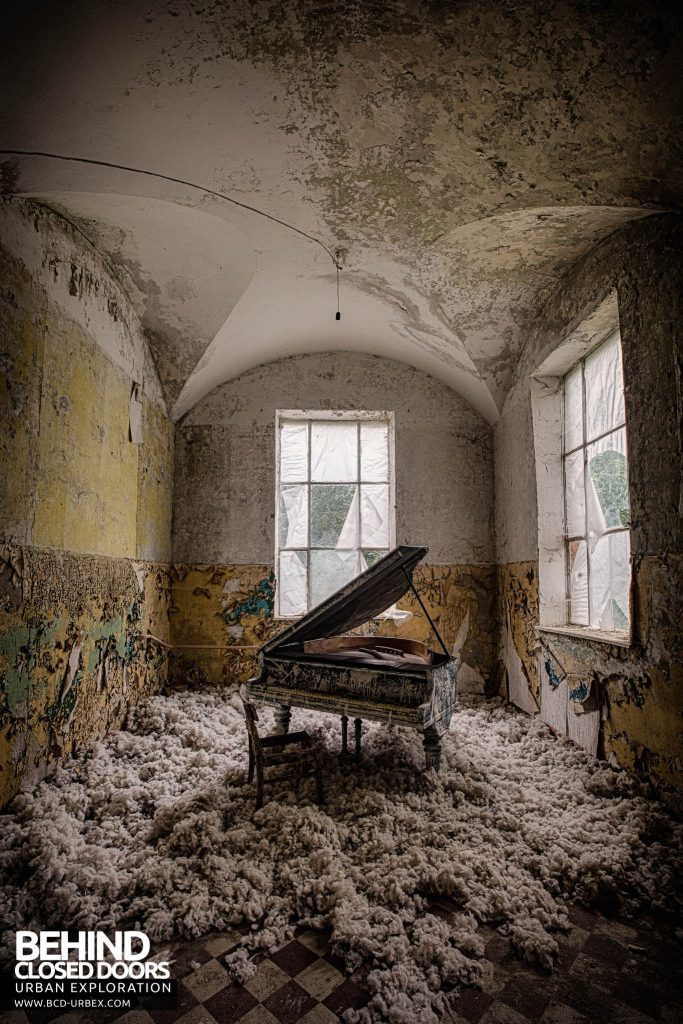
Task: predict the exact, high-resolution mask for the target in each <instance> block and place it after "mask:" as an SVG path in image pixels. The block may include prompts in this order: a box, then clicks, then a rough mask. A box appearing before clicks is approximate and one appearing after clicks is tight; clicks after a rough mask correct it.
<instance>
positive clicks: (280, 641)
mask: <svg viewBox="0 0 683 1024" xmlns="http://www.w3.org/2000/svg"><path fill="white" fill-rule="evenodd" d="M428 550H429V549H428V548H411V547H407V546H405V545H401V546H400V547H397V548H394V550H393V551H390V552H389V554H388V555H385V556H384V558H380V560H379V562H375V564H374V565H372V566H371V567H370V568H369V569H366V570H365V572H362V573H361V574H360V576H356V578H355V579H353V580H351V581H350V582H349V583H347V584H345V585H344V586H343V587H341V588H340V589H339V590H337V591H335V593H334V594H332V595H331V596H330V597H328V598H326V599H325V600H324V601H322V602H321V603H320V604H319V605H316V607H315V608H312V609H311V611H310V612H308V613H307V614H306V615H304V616H303V618H301V619H299V620H298V621H297V622H295V623H294V624H293V625H292V626H289V627H288V628H287V629H285V630H283V632H282V633H279V634H278V635H277V636H276V637H274V638H273V639H272V640H269V641H268V643H267V644H264V645H263V647H262V648H261V653H262V654H273V653H274V652H275V651H276V650H277V649H278V648H279V647H284V646H285V645H288V644H294V643H301V644H303V643H304V641H306V640H322V639H324V638H325V637H329V636H340V635H341V634H342V633H348V632H349V630H351V629H355V627H356V626H361V625H362V624H363V623H364V622H367V621H368V619H372V618H374V617H375V616H376V615H380V614H381V613H382V612H383V611H386V609H387V608H390V607H391V606H392V604H394V603H395V602H396V601H398V599H399V598H400V597H403V595H404V594H405V592H406V590H407V589H408V587H409V586H410V585H411V583H412V579H413V571H414V569H415V566H416V565H417V564H418V562H421V561H422V559H423V558H424V556H425V555H426V554H427V551H428Z"/></svg>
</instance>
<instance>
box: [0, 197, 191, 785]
mask: <svg viewBox="0 0 683 1024" xmlns="http://www.w3.org/2000/svg"><path fill="white" fill-rule="evenodd" d="M0 264H1V266H0V270H1V274H2V291H1V293H0V369H1V371H2V383H1V385H0V412H1V415H2V422H3V432H2V437H1V439H0V481H1V484H0V491H1V494H0V687H1V689H0V748H1V754H2V760H1V767H0V803H4V802H5V801H6V800H7V799H9V798H11V796H12V795H13V794H14V793H15V792H16V790H17V788H18V787H19V785H20V784H21V781H22V779H29V778H35V777H36V775H41V774H44V773H45V772H46V771H47V770H48V766H49V765H50V764H51V763H54V762H55V761H56V759H58V758H59V757H60V756H62V755H64V754H67V753H70V752H73V751H74V750H75V749H78V748H82V747H83V746H84V745H85V744H87V743H88V742H91V741H92V740H93V739H95V738H96V737H98V736H101V735H103V734H105V733H106V732H107V731H108V730H110V729H112V728H115V727H117V726H119V725H120V724H121V723H122V722H123V720H124V718H125V715H126V712H127V709H128V707H130V705H131V704H133V703H135V702H136V701H137V700H139V699H140V698H141V697H142V696H144V695H145V694H147V693H150V692H154V691H155V690H158V689H159V688H160V686H161V684H162V682H163V680H164V678H165V675H166V664H167V658H166V656H165V655H164V654H163V652H162V651H161V650H160V649H159V648H158V647H157V646H154V645H150V644H149V643H147V642H142V641H141V640H140V637H141V636H142V635H143V634H145V633H146V632H152V633H154V634H155V635H157V636H160V637H161V638H162V639H164V638H166V639H167V638H168V635H169V629H168V609H167V605H168V596H169V588H168V573H167V561H168V559H169V556H170V523H171V487H172V450H173V426H172V424H171V423H170V421H169V420H168V418H167V416H166V411H165V405H164V401H163V398H162V396H161V389H160V386H159V381H158V378H157V375H156V371H155V370H154V367H153V364H152V362H151V359H150V357H149V354H148V351H147V347H146V344H145V341H144V338H143V336H142V332H141V329H140V326H139V323H138V320H137V317H136V315H135V313H134V312H133V310H132V309H131V307H130V304H129V303H128V300H127V298H126V296H125V294H124V293H123V291H122V290H121V288H120V286H119V285H118V283H117V282H116V281H115V280H114V279H113V278H112V277H111V275H110V273H109V271H108V268H107V267H106V266H105V265H104V264H103V263H102V261H101V259H100V258H99V257H98V256H97V255H96V254H95V253H94V252H93V251H92V250H91V248H90V247H89V246H88V245H87V244H86V243H85V242H84V240H83V239H82V238H80V237H79V235H78V232H77V231H75V230H74V229H73V228H71V227H70V226H69V225H68V224H66V223H65V222H64V221H63V220H61V218H59V217H57V216H56V215H55V214H53V213H52V212H50V211H48V210H46V209H45V208H43V207H41V206H39V205H37V204H33V203H22V202H19V201H16V200H14V201H4V202H3V204H2V207H1V208H0ZM133 380H135V381H137V382H138V383H142V382H143V381H144V395H143V409H142V420H143V435H144V442H143V444H141V445H138V444H133V443H132V442H131V441H130V440H129V402H130V394H131V386H132V381H133Z"/></svg>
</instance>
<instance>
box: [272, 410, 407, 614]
mask: <svg viewBox="0 0 683 1024" xmlns="http://www.w3.org/2000/svg"><path fill="white" fill-rule="evenodd" d="M288 415H289V416H291V417H297V418H291V419H290V418H288ZM300 416H301V418H299V414H296V413H290V414H280V417H279V419H278V437H279V441H278V453H279V463H278V529H277V545H278V548H277V558H276V565H277V577H278V584H277V601H278V613H279V614H280V615H282V616H297V615H302V614H304V613H305V612H306V611H307V610H308V609H309V608H312V607H314V606H315V605H316V604H319V603H320V602H321V601H323V600H324V599H325V598H326V597H328V596H329V595H330V594H332V593H334V591H335V590H338V589H339V588H340V587H341V586H343V585H344V584H345V583H348V582H349V581H350V580H352V579H353V578H354V577H355V576H357V575H358V574H359V573H360V572H363V571H364V570H365V569H367V568H368V567H369V566H371V565H373V564H374V563H375V562H376V561H377V560H378V559H379V558H381V557H382V555H384V554H386V553H387V551H389V550H390V549H391V548H392V547H393V544H394V510H393V503H392V474H391V469H392V467H391V458H392V436H391V428H392V416H391V414H388V413H375V414H369V413H355V414H348V415H346V414H345V415H344V416H343V417H341V416H339V415H335V414H330V415H329V418H325V414H310V416H306V414H300Z"/></svg>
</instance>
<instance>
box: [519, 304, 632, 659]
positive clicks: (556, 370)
mask: <svg viewBox="0 0 683 1024" xmlns="http://www.w3.org/2000/svg"><path fill="white" fill-rule="evenodd" d="M617 331H618V332H619V334H620V337H621V338H622V367H623V383H624V418H625V427H626V432H627V438H628V437H629V436H630V432H629V403H628V360H627V359H625V358H624V355H625V353H624V344H623V335H622V331H621V323H620V316H619V297H618V293H617V290H616V289H615V288H613V289H611V290H610V291H609V292H608V293H607V294H606V295H605V296H604V297H603V298H602V300H600V301H599V302H598V304H597V305H596V306H595V307H594V308H593V310H592V311H591V312H590V313H588V314H586V315H584V317H582V318H581V319H580V320H579V319H576V320H574V321H573V323H572V325H571V326H570V327H569V328H568V330H567V331H566V332H565V333H564V334H563V335H562V336H561V337H560V338H559V339H558V340H557V341H556V342H555V343H551V344H548V345H547V346H546V347H545V348H544V349H543V350H542V351H541V352H540V353H539V354H538V361H537V362H536V365H535V367H534V368H533V369H531V370H530V371H529V385H530V398H531V418H532V429H533V452H532V458H533V464H534V471H535V482H536V483H535V486H536V505H537V520H536V536H537V558H538V626H537V627H536V633H537V635H538V636H539V637H540V638H542V637H543V636H544V635H545V634H548V635H549V636H550V637H552V636H553V635H557V636H567V637H571V638H574V639H583V640H586V641H591V642H594V643H601V644H607V645H609V646H611V647H622V648H629V647H632V646H633V645H634V644H637V643H638V635H639V634H638V628H639V623H638V616H637V604H636V602H635V600H634V594H635V580H634V574H633V557H634V555H633V549H631V559H630V561H631V579H630V586H629V602H628V603H629V629H628V632H624V631H620V632H616V631H615V632H606V631H602V630H598V629H595V628H593V627H590V626H579V625H574V624H570V623H569V614H568V612H569V609H568V607H567V557H566V551H567V549H566V544H565V535H566V521H565V517H566V502H565V481H564V379H565V377H566V375H567V374H568V373H570V372H571V370H572V369H573V367H575V366H576V365H577V364H578V363H579V362H580V361H581V359H583V358H587V357H588V356H590V355H591V354H592V353H593V352H594V351H595V350H596V349H598V348H599V347H600V345H602V344H603V342H605V341H607V340H608V339H609V338H610V337H611V336H612V335H613V334H614V333H615V332H617ZM627 458H628V446H627ZM629 506H630V507H631V508H632V507H633V501H632V481H631V476H630V473H629ZM630 533H631V537H633V524H632V523H631V527H630Z"/></svg>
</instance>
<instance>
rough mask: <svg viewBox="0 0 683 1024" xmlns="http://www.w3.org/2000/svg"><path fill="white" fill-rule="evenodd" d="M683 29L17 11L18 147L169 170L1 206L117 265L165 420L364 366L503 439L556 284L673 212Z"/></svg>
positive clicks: (53, 175)
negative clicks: (75, 234) (366, 361)
mask: <svg viewBox="0 0 683 1024" xmlns="http://www.w3.org/2000/svg"><path fill="white" fill-rule="evenodd" d="M676 6H677V5H673V4H664V3H648V2H640V3H632V2H631V0H622V2H619V3H608V2H597V0H566V2H564V3H554V2H548V0H539V2H523V0H503V2H501V3H492V2H490V0H461V2H456V0H453V2H451V3H443V2H441V3H439V2H432V3H428V2H419V0H389V2H379V0H377V2H375V0H358V2H349V0H261V2H252V0H234V2H233V0H223V2H216V0H196V2H193V0H55V2H42V3H23V4H19V5H17V10H16V11H15V12H14V14H9V13H8V12H5V14H4V15H3V17H4V18H5V19H8V20H7V21H6V23H5V25H4V27H3V38H4V39H5V40H6V41H8V42H9V45H5V46H4V47H3V49H4V51H5V53H4V58H3V63H4V67H3V69H2V76H3V83H2V92H3V104H2V107H1V108H0V148H2V149H4V150H23V151H33V152H35V151H39V152H42V153H51V154H58V155H61V156H69V157H74V156H77V157H83V158H87V159H89V160H95V161H102V162H103V164H109V165H121V166H123V167H129V168H130V167H133V168H138V169H140V170H146V171H150V172H155V173H154V174H141V173H137V172H134V171H131V170H122V169H118V168H116V167H113V166H101V165H95V164H88V163H78V162H70V161H63V160H55V159H51V158H48V157H45V156H19V155H12V154H5V155H4V156H3V155H0V162H3V179H4V181H5V189H6V190H8V191H12V192H15V193H18V194H22V195H29V196H32V197H35V198H37V199H39V200H40V201H42V202H44V203H46V204H47V205H49V206H51V207H52V208H54V209H56V210H58V211H60V212H61V213H63V214H64V215H65V216H66V217H68V218H69V219H70V220H71V221H72V222H75V223H76V224H77V225H78V226H79V227H80V228H81V229H82V231H83V232H84V233H85V234H86V235H87V236H88V237H89V238H90V239H91V241H92V242H93V243H94V245H95V246H96V247H97V248H98V249H99V250H100V251H101V252H102V253H103V255H104V256H105V257H106V258H107V260H108V261H109V263H110V264H111V266H112V268H113V270H114V272H115V273H116V274H117V275H118V277H119V278H120V280H121V282H122V284H123V286H124V287H125V289H126V290H127V292H128V294H129V296H130V298H131V300H132V301H133V303H134V304H135V306H136V308H137V310H138V312H139V314H140V317H141V320H142V323H143V325H144V327H145V330H146V332H147V336H148V338H149V342H150V346H151V349H152V352H153V355H154V358H155V360H156V364H157V368H158V371H159V375H160V378H161V381H162V384H163V387H164V390H165V394H166V398H167V402H168V405H169V409H170V410H172V414H173V416H174V418H179V417H180V416H182V415H183V414H184V413H185V412H186V411H187V410H188V409H190V408H191V407H192V406H193V405H194V404H195V403H196V402H197V401H198V400H200V399H201V398H202V397H203V396H204V395H206V394H207V393H208V392H209V391H210V390H212V389H213V388H214V387H215V386H216V385H217V384H219V383H221V382H223V381H225V380H228V379H230V378H232V377H234V376H235V375H237V374H239V373H241V372H243V371H244V370H247V369H249V368H251V367H253V366H256V365H258V364H260V363H263V362H266V361H268V360H270V359H273V358H276V357H278V356H280V355H285V354H294V353H301V352H307V351H327V350H334V349H352V350H353V349H357V350H362V351H368V352H373V353H376V354H379V355H388V356H391V357H393V358H395V359H399V360H401V361H404V362H407V363H410V364H412V365H414V366H418V367H420V368H422V369H424V370H427V371H428V372H430V373H432V374H433V375H435V376H436V377H439V378H440V379H441V380H443V381H445V382H446V383H448V384H450V385H451V386H452V387H453V388H455V389H456V390H457V391H458V392H460V393H461V394H462V395H463V396H464V397H465V398H466V399H467V400H468V401H469V402H471V403H472V405H474V406H475V407H476V408H477V409H478V410H479V411H480V412H481V413H482V414H483V415H484V416H485V417H486V418H487V419H489V420H490V421H494V420H495V419H496V417H497V415H498V410H499V409H500V407H501V405H502V402H503V400H504V397H505V393H506V389H507V387H508V385H509V381H510V375H511V372H512V369H513V367H514V364H515V361H516V359H517V357H518V354H519V351H520V347H521V346H522V344H523V342H524V339H525V323H526V322H527V319H528V316H529V313H530V311H531V310H533V309H534V307H535V306H536V304H537V303H538V302H539V301H540V300H541V299H542V295H543V292H544V290H545V289H547V287H548V285H549V284H550V283H551V282H553V281H555V280H556V279H557V278H559V277H561V276H562V274H563V273H565V272H566V271H567V269H568V268H569V267H570V266H571V265H572V263H574V262H575V261H576V259H578V258H579V257H580V256H581V255H582V254H583V253H585V252H587V251H588V250H589V249H590V248H591V247H592V246H593V245H595V244H596V243H597V242H598V241H599V240H600V239H602V238H604V237H605V236H606V235H608V234H610V233H611V232H613V231H615V230H616V229H617V228H619V226H620V225H622V224H623V223H624V222H626V221H628V220H630V219H633V218H635V217H642V216H645V215H647V214H649V213H651V212H653V211H657V210H668V209H673V208H677V207H678V206H680V203H681V199H682V197H683V160H682V159H681V157H682V155H683V154H682V149H683V146H682V139H683V136H682V134H681V119H680V110H681V86H680V68H681V66H682V65H683V49H682V46H681V18H680V15H677V14H676V13H675V8H676ZM164 176H165V177H164ZM169 178H171V179H176V180H175V181H170V180H168V179H169ZM181 181H182V182H184V184H181V183H179V182H181ZM193 185H200V186H204V187H205V188H207V189H209V190H213V191H214V192H218V193H222V194H224V195H225V196H227V197H230V198H231V199H233V200H236V201H237V202H238V203H241V204H244V205H243V206H238V205H235V203H231V202H227V201H226V200H224V199H221V198H219V197H217V196H216V195H209V194H208V193H207V192H205V191H202V189H198V188H195V187H193ZM245 206H247V207H252V208H254V209H246V208H245ZM255 211H260V212H255ZM262 214H267V215H268V216H267V217H266V216H263V215H262ZM271 218H274V219H271ZM307 236H311V237H307ZM319 243H322V244H319ZM338 250H340V251H341V259H342V261H343V270H342V272H341V275H340V276H341V309H342V318H341V320H340V321H337V320H336V319H335V315H334V314H335V310H336V270H335V265H334V262H333V259H332V255H331V254H334V253H335V252H337V251H338Z"/></svg>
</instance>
